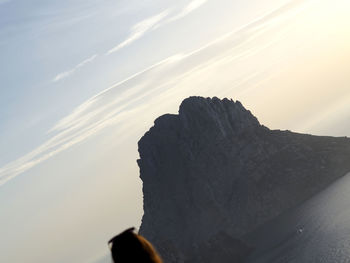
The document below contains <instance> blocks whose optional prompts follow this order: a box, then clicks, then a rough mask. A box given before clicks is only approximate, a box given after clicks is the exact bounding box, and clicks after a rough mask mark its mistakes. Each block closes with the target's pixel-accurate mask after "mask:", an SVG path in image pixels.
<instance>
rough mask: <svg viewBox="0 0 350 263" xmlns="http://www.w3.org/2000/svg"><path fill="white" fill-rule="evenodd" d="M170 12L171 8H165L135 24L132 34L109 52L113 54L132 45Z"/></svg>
mask: <svg viewBox="0 0 350 263" xmlns="http://www.w3.org/2000/svg"><path fill="white" fill-rule="evenodd" d="M168 14H169V10H165V11H163V12H161V13H159V14H157V15H155V16H152V17H149V18H147V19H145V20H143V21H141V22H139V23H137V24H136V25H134V26H133V27H132V29H131V33H130V35H129V36H128V37H127V38H126V39H125V40H124V41H123V42H121V43H119V44H118V45H117V46H115V47H114V48H112V49H110V50H109V51H108V52H107V54H111V53H114V52H117V51H118V50H120V49H122V48H124V47H126V46H128V45H130V44H131V43H133V42H134V41H136V40H137V39H139V38H141V37H142V36H143V35H144V34H146V33H147V32H148V31H151V30H152V29H154V28H155V27H156V26H157V25H158V24H159V22H160V21H162V20H163V19H164V18H165V17H166V16H167V15H168Z"/></svg>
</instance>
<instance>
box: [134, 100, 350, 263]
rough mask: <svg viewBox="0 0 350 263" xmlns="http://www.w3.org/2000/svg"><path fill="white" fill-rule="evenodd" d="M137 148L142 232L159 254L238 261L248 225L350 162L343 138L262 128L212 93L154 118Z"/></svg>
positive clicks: (308, 192)
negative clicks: (142, 200)
mask: <svg viewBox="0 0 350 263" xmlns="http://www.w3.org/2000/svg"><path fill="white" fill-rule="evenodd" d="M139 153H140V159H139V160H138V165H139V167H140V177H141V179H142V181H143V193H144V216H143V219H142V225H141V227H140V233H141V234H142V235H144V236H145V237H147V238H148V239H149V240H150V241H151V242H153V243H154V244H155V246H156V247H157V248H158V250H159V252H160V253H161V254H162V256H163V258H164V260H165V262H166V263H170V262H204V263H206V262H234V261H235V262H242V261H244V258H245V256H246V255H247V254H249V252H250V251H251V250H252V249H253V248H252V247H250V245H249V244H248V243H247V242H245V236H246V235H247V234H249V233H250V232H252V231H253V230H255V229H256V228H257V227H258V226H261V225H262V224H263V223H265V222H267V221H268V220H270V219H272V218H274V217H276V216H277V215H279V214H281V213H282V212H284V211H287V210H288V209H290V208H292V207H294V206H296V205H298V204H300V203H302V202H303V201H305V200H306V199H308V198H310V197H311V196H313V195H314V194H315V193H317V192H319V191H320V190H322V189H324V188H325V187H326V186H328V185H329V184H330V183H331V182H333V181H334V180H336V179H337V178H339V177H341V176H343V175H344V174H346V173H347V172H348V171H350V139H348V138H345V137H344V138H333V137H320V136H311V135H305V134H297V133H292V132H289V131H279V130H269V129H268V128H266V127H265V126H263V125H261V124H260V123H259V122H258V120H257V119H256V118H255V117H254V116H253V115H252V114H251V113H250V111H248V110H246V109H245V108H244V107H243V106H242V104H241V103H240V102H238V101H237V102H234V101H232V100H228V99H223V100H220V99H218V98H201V97H190V98H188V99H185V100H184V101H183V102H182V104H181V106H180V109H179V114H178V115H172V114H166V115H163V116H161V117H159V118H158V119H156V120H155V123H154V126H153V127H152V128H151V129H150V130H149V131H148V132H147V133H146V134H145V135H144V136H143V137H142V138H141V140H140V141H139ZM213 255H214V256H213ZM232 259H234V261H232Z"/></svg>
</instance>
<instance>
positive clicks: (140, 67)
mask: <svg viewBox="0 0 350 263" xmlns="http://www.w3.org/2000/svg"><path fill="white" fill-rule="evenodd" d="M349 14H350V1H348V0H332V1H331V0H322V1H317V0H295V1H286V0H249V1H243V0H193V1H191V0H187V1H184V0H179V1H169V0H144V1H139V0H119V1H115V0H114V1H112V0H99V1H97V0H84V1H83V0H74V1H72V0H60V1H58V0H52V1H44V0H31V1H28V0H0V55H1V59H0V92H1V93H0V104H1V111H0V149H1V150H0V211H1V212H0V226H1V227H0V229H1V234H0V244H1V246H0V262H53V263H54V262H57V263H58V262H91V263H93V262H96V261H97V260H99V259H100V258H102V257H103V256H104V255H106V254H107V253H108V250H107V244H106V242H107V241H108V239H109V238H110V237H112V236H113V235H114V234H116V233H118V232H120V231H121V230H123V229H124V228H126V227H129V226H136V227H138V226H139V225H140V220H141V216H142V192H141V187H142V185H141V181H140V179H139V177H138V176H139V172H138V167H137V165H136V159H137V158H138V153H137V141H138V140H139V139H140V137H141V136H142V135H143V134H144V133H145V132H146V131H147V130H148V129H149V128H150V127H151V126H152V123H153V120H154V119H155V118H156V117H157V116H159V115H161V114H164V113H168V112H170V113H176V112H177V109H178V106H179V104H180V102H181V101H182V100H183V99H184V98H186V97H187V96H190V95H201V96H218V97H220V98H223V97H229V98H232V99H234V100H240V101H241V102H242V103H243V105H245V106H246V107H247V108H248V109H250V110H251V111H252V112H253V114H254V115H256V116H257V117H258V119H259V121H260V122H261V123H263V124H264V125H266V126H268V127H270V128H272V129H290V130H294V131H298V132H306V133H313V134H319V135H334V136H350V123H349V117H350V87H349V83H350V19H349ZM106 262H108V261H106Z"/></svg>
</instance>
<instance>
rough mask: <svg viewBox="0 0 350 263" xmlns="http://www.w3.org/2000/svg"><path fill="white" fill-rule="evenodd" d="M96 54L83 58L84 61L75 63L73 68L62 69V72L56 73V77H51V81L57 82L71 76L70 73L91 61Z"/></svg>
mask: <svg viewBox="0 0 350 263" xmlns="http://www.w3.org/2000/svg"><path fill="white" fill-rule="evenodd" d="M97 56H98V55H97V54H95V55H93V56H91V57H89V58H87V59H85V60H84V61H82V62H80V63H79V64H78V65H76V66H75V67H74V68H72V69H71V70H67V71H64V72H62V73H59V74H57V75H56V77H54V78H53V79H52V81H53V82H58V81H60V80H63V79H65V78H68V77H69V76H71V75H72V74H74V73H75V72H76V71H77V70H79V69H80V68H82V67H84V66H85V65H87V64H89V63H91V62H92V61H94V60H95V59H96V58H97Z"/></svg>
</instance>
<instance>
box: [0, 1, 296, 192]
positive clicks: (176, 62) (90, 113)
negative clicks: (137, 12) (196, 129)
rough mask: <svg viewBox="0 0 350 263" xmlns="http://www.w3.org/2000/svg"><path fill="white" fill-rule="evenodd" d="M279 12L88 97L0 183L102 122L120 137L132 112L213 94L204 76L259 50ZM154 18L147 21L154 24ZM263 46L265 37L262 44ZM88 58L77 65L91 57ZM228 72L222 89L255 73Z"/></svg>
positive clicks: (154, 111)
mask: <svg viewBox="0 0 350 263" xmlns="http://www.w3.org/2000/svg"><path fill="white" fill-rule="evenodd" d="M293 9H295V8H294V7H293ZM288 11H289V10H286V11H285V12H288ZM285 12H275V13H274V15H271V14H272V13H269V14H267V15H265V16H263V17H261V18H260V19H259V20H255V21H254V22H252V23H249V24H247V25H245V26H243V27H242V28H240V29H239V30H236V31H233V32H230V33H228V34H226V35H225V36H223V37H221V38H219V39H217V40H215V41H213V42H211V43H209V44H207V45H205V46H203V47H201V48H198V49H197V50H194V51H192V52H190V53H187V54H179V55H175V56H171V57H168V58H166V59H164V60H162V61H160V62H158V63H156V64H154V65H152V66H150V67H148V68H146V69H145V70H143V71H141V72H138V73H136V74H134V75H132V76H130V77H129V78H127V79H125V80H123V81H121V82H119V83H116V84H115V85H113V86H111V87H109V88H107V89H106V90H104V91H102V92H100V93H98V94H96V95H95V96H93V97H91V98H90V99H89V100H87V101H85V102H84V103H83V104H81V105H80V106H78V107H77V108H76V109H74V110H73V111H72V112H71V113H70V114H69V115H67V116H66V117H65V118H63V119H62V120H60V121H58V122H57V123H56V125H54V126H53V128H52V129H50V131H49V133H52V137H51V138H50V139H49V140H47V141H46V142H45V143H43V144H42V145H40V146H39V147H37V148H36V149H34V150H33V151H32V152H30V153H28V154H26V155H24V156H23V157H21V158H19V159H17V160H14V161H13V162H11V163H8V164H7V165H5V166H3V167H1V168H0V185H2V184H4V183H6V182H7V181H9V180H10V179H11V178H14V177H16V176H17V175H19V174H21V173H23V172H25V171H27V170H29V169H30V168H32V167H34V166H36V165H38V164H40V163H42V162H43V161H45V160H47V159H49V158H51V157H52V156H55V155H56V154H58V153H60V152H62V151H64V150H66V149H68V148H70V147H72V146H73V145H76V144H77V143H80V142H83V141H85V140H87V139H88V138H90V137H92V136H94V135H97V134H99V133H100V132H101V131H102V130H104V129H106V128H108V127H109V128H110V127H114V128H113V129H114V130H116V131H118V133H121V135H120V136H129V134H130V130H135V129H136V127H140V123H139V121H140V120H139V118H138V117H137V116H140V115H143V116H145V117H144V119H143V121H145V119H146V118H149V120H147V121H149V122H151V121H152V118H154V117H155V116H157V115H158V114H159V113H160V112H162V110H165V109H167V107H168V106H169V105H170V104H174V105H175V104H178V102H179V101H177V100H181V98H183V97H186V96H188V95H193V94H206V95H209V96H211V95H213V94H212V93H210V92H211V90H212V89H211V85H210V83H211V82H210V81H207V78H208V77H209V76H210V75H217V74H223V73H222V71H224V70H228V69H229V70H230V72H231V73H232V70H233V68H235V67H236V68H237V69H240V68H241V67H242V65H243V64H242V63H241V62H242V60H244V59H247V58H249V57H250V56H252V55H253V54H254V53H256V52H260V53H262V52H263V50H261V49H260V48H259V49H258V50H255V47H254V46H253V47H252V45H251V44H252V43H253V42H254V43H256V41H257V38H258V37H260V36H261V34H262V33H263V32H266V30H267V29H268V28H271V27H274V26H275V25H274V23H271V20H272V19H276V17H279V16H282V15H283V16H284V15H285ZM267 17H269V19H266V18H267ZM287 17H288V16H287ZM155 20H159V19H155ZM155 20H154V21H155ZM154 21H153V23H149V25H150V24H153V25H154V24H155V23H154ZM277 21H278V20H277ZM268 39H269V38H268ZM269 41H270V40H269ZM259 43H260V42H259ZM268 45H269V42H268V43H267V44H266V46H268ZM260 46H264V45H259V47H260ZM93 57H94V56H93ZM93 57H91V58H90V59H88V60H85V61H83V62H82V63H80V64H79V65H80V66H79V65H78V66H79V67H81V66H82V65H84V64H86V63H88V62H90V61H92V60H93V59H94V58H93ZM252 59H253V58H252ZM228 63H230V64H228ZM248 64H249V63H248ZM249 65H251V64H249ZM78 66H77V67H78ZM79 67H78V68H79ZM249 68H251V67H249ZM219 72H220V73H219ZM230 72H229V73H228V76H231V77H232V78H233V79H230V81H227V83H229V86H228V87H226V88H223V89H227V90H232V84H233V83H236V85H245V84H244V83H247V82H251V81H252V80H254V81H256V80H255V79H256V78H257V77H259V75H261V74H259V73H256V72H253V73H251V72H248V73H247V74H246V75H245V76H243V78H235V77H234V76H232V74H230ZM226 77H227V76H226ZM214 78H215V76H214ZM216 81H217V78H216ZM222 86H223V85H222ZM121 90H123V92H121ZM230 94H231V93H230ZM216 95H220V94H216ZM162 107H163V108H162ZM145 112H147V114H144V113H145ZM146 116H147V117H146ZM130 125H132V129H130ZM118 138H119V139H121V137H118Z"/></svg>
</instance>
